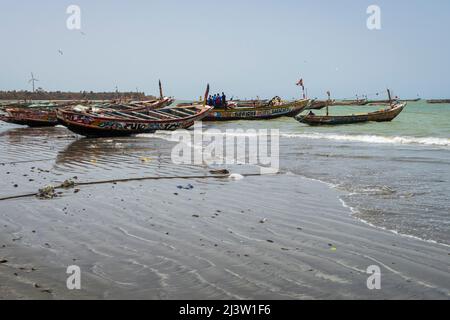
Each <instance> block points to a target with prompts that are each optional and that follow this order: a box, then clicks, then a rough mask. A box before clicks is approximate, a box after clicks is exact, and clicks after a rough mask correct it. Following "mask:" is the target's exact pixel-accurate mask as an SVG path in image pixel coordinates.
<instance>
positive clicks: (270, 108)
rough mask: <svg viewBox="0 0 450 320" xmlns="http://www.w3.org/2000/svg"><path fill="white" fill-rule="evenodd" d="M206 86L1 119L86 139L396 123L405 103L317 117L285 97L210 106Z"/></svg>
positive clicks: (24, 110) (24, 109) (37, 109)
mask: <svg viewBox="0 0 450 320" xmlns="http://www.w3.org/2000/svg"><path fill="white" fill-rule="evenodd" d="M208 94H209V85H208V87H207V90H206V93H205V97H204V99H203V101H199V102H193V103H181V104H177V105H175V106H174V105H173V103H174V99H172V98H168V97H164V96H163V94H162V90H160V97H159V99H155V100H150V101H129V102H121V101H102V102H94V101H65V102H64V101H60V102H49V103H34V104H30V103H28V104H27V103H15V104H8V105H5V106H3V107H1V109H0V110H1V111H0V120H2V121H5V122H9V123H14V124H19V125H27V126H31V127H41V126H55V125H58V124H61V125H63V126H65V127H67V128H68V129H69V130H71V131H72V132H74V133H76V134H80V135H82V136H86V137H98V136H123V135H132V134H139V133H153V132H155V131H157V130H176V129H187V128H189V127H191V126H192V125H193V124H194V123H195V122H196V121H231V120H264V119H273V118H278V117H283V116H285V117H295V119H296V120H298V121H299V122H301V123H306V124H308V125H337V124H350V123H360V122H367V121H378V122H381V121H391V120H393V119H394V118H395V117H397V116H398V115H399V114H400V113H401V112H402V110H403V109H404V107H405V106H406V102H398V101H392V100H391V99H389V103H388V104H387V106H386V107H385V108H384V109H382V110H379V111H376V112H370V113H363V114H356V115H346V116H330V115H329V114H328V107H329V105H330V104H331V103H330V102H329V103H327V104H326V105H325V107H326V108H327V115H326V116H318V115H315V114H314V113H313V112H312V111H309V113H307V114H305V115H302V112H303V111H305V110H308V109H315V108H314V101H311V100H309V99H300V100H294V101H284V100H282V99H281V98H280V97H274V98H273V99H271V100H264V101H228V102H227V103H226V104H225V105H223V106H220V107H212V106H208V105H206V100H207V98H208Z"/></svg>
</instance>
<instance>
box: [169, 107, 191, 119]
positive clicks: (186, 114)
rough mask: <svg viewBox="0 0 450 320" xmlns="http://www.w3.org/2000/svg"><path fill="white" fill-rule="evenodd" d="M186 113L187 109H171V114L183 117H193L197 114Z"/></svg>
mask: <svg viewBox="0 0 450 320" xmlns="http://www.w3.org/2000/svg"><path fill="white" fill-rule="evenodd" d="M181 110H183V111H181ZM185 111H186V110H185V109H176V108H172V109H170V112H175V113H177V114H179V115H182V116H183V117H186V116H191V115H193V114H195V113H192V112H190V113H187V112H185Z"/></svg>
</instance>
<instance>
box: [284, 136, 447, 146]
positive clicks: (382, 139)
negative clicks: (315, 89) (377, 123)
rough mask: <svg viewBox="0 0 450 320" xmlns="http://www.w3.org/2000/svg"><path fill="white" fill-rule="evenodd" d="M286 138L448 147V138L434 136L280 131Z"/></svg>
mask: <svg viewBox="0 0 450 320" xmlns="http://www.w3.org/2000/svg"><path fill="white" fill-rule="evenodd" d="M281 136H282V137H286V138H304V139H328V140H336V141H348V142H366V143H379V144H419V145H429V146H440V147H449V146H450V139H448V138H436V137H421V138H419V137H409V136H393V137H388V136H377V135H350V134H333V133H297V134H294V133H282V134H281Z"/></svg>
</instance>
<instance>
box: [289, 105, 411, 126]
mask: <svg viewBox="0 0 450 320" xmlns="http://www.w3.org/2000/svg"><path fill="white" fill-rule="evenodd" d="M405 106H406V103H397V104H394V105H392V106H391V107H389V108H388V109H383V110H379V111H375V112H370V113H364V114H353V115H348V116H318V115H315V114H313V113H312V112H310V113H309V114H307V115H299V116H297V117H296V119H297V120H298V121H299V122H301V123H306V124H308V125H311V126H318V125H339V124H351V123H361V122H369V121H376V122H385V121H392V120H394V119H395V118H396V117H397V116H398V115H399V114H400V113H401V112H402V111H403V109H404V108H405Z"/></svg>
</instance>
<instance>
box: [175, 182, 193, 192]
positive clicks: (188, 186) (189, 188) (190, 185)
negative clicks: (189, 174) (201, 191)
mask: <svg viewBox="0 0 450 320" xmlns="http://www.w3.org/2000/svg"><path fill="white" fill-rule="evenodd" d="M177 188H178V189H180V190H181V189H184V190H191V189H194V186H193V185H192V184H190V183H189V184H188V185H187V186H182V185H179V186H177Z"/></svg>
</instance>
